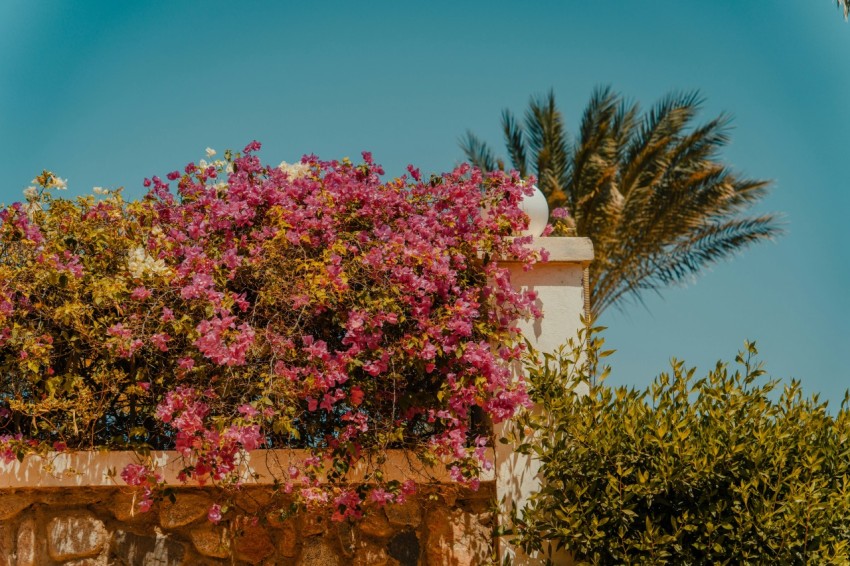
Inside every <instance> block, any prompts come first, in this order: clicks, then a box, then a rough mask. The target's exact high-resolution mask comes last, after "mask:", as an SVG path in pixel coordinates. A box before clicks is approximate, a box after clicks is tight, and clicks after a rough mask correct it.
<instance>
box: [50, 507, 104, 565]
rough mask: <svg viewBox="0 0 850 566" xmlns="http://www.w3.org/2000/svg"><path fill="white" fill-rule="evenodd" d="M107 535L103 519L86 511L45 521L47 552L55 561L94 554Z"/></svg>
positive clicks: (99, 549)
mask: <svg viewBox="0 0 850 566" xmlns="http://www.w3.org/2000/svg"><path fill="white" fill-rule="evenodd" d="M107 536H108V535H107V532H106V528H105V527H104V525H103V521H101V520H100V519H98V518H97V517H95V516H94V515H92V514H91V513H89V512H88V511H77V512H73V513H68V514H64V515H60V516H58V517H54V518H52V519H51V520H50V521H49V522H48V523H47V552H48V553H49V554H50V557H51V558H52V559H53V560H56V561H57V562H65V561H68V560H74V559H77V558H86V557H89V556H96V555H97V554H99V553H100V551H101V549H102V548H103V546H104V545H105V544H106V540H107Z"/></svg>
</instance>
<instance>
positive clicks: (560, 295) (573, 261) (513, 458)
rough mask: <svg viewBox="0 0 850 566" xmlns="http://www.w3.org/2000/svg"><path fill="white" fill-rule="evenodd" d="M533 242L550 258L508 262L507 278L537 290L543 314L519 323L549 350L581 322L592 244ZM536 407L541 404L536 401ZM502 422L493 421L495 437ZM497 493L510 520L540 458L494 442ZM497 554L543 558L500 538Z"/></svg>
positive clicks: (536, 483)
mask: <svg viewBox="0 0 850 566" xmlns="http://www.w3.org/2000/svg"><path fill="white" fill-rule="evenodd" d="M534 247H535V248H543V249H545V250H547V251H548V252H549V261H548V262H546V263H540V264H537V265H535V266H534V268H533V269H532V270H530V271H524V270H523V268H522V264H520V263H511V262H506V263H507V264H508V267H509V269H510V270H511V281H512V282H513V285H514V287H516V288H526V289H531V290H534V291H536V292H537V297H538V299H537V300H538V301H539V303H538V304H539V305H540V307H541V310H542V311H543V318H542V319H540V320H537V321H534V322H525V323H523V324H521V325H520V327H521V330H522V332H523V334H524V336H525V337H526V338H527V339H528V340H529V342H531V344H532V346H533V347H534V348H535V349H536V350H537V351H538V352H553V351H554V350H555V349H557V347H558V346H560V345H561V344H563V343H565V342H566V341H567V340H568V339H569V338H571V337H574V336H576V333H577V332H578V330H579V329H580V328H581V327H582V322H581V316H582V315H583V314H584V313H585V308H586V304H587V303H586V299H587V297H585V287H584V274H585V273H586V268H587V266H588V265H589V264H590V262H591V261H592V260H593V244H592V243H591V242H590V240H589V239H587V238H538V239H536V240H535V242H534ZM534 410H535V411H540V410H543V408H542V407H535V408H534ZM505 426H508V425H505V424H503V425H499V426H497V427H496V430H495V434H496V438H497V439H498V438H499V437H500V436H501V433H502V431H503V429H504V427H505ZM495 456H496V493H497V497H498V498H499V503H500V504H499V506H500V509H501V510H502V516H501V517H500V522H501V523H502V524H503V525H507V524H509V523H508V522H506V521H509V519H508V517H509V514H510V513H511V508H512V506H513V505H514V504H516V506H517V508H518V509H521V508H522V507H523V506H524V505H525V503H526V502H527V500H528V497H529V495H530V494H531V493H533V492H535V491H537V490H538V489H539V487H540V480H539V478H538V475H537V472H538V470H539V468H540V464H539V462H538V461H537V460H536V459H535V458H532V457H531V456H525V455H521V454H517V453H516V452H514V447H513V446H512V445H511V444H502V443H500V442H497V443H496V447H495ZM499 546H500V557H501V559H504V557H506V556H510V557H512V559H513V564H514V566H520V565H537V564H542V563H543V562H544V561H543V559H542V558H538V557H531V556H527V555H525V554H524V553H523V552H521V551H520V550H519V549H516V548H513V547H512V546H511V545H509V544H507V541H506V540H502V541H500V544H499ZM568 560H569V559H568V557H567V556H565V555H564V556H560V557H555V563H556V564H567V563H568Z"/></svg>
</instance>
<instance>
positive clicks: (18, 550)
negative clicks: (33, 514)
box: [15, 519, 38, 566]
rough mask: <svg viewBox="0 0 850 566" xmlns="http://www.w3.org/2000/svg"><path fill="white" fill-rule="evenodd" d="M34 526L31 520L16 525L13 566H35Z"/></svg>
mask: <svg viewBox="0 0 850 566" xmlns="http://www.w3.org/2000/svg"><path fill="white" fill-rule="evenodd" d="M36 528H37V527H36V524H35V521H33V520H32V519H26V520H25V521H22V522H21V524H20V525H18V537H17V541H16V544H15V565H16V566H35V565H36V554H37V552H38V549H37V548H36Z"/></svg>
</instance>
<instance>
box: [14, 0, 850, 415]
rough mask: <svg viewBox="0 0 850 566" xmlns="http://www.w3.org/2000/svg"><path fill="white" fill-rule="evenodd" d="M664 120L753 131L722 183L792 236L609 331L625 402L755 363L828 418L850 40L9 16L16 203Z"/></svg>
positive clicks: (405, 158) (566, 19)
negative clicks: (595, 97) (742, 189)
mask: <svg viewBox="0 0 850 566" xmlns="http://www.w3.org/2000/svg"><path fill="white" fill-rule="evenodd" d="M606 84H610V85H612V86H613V87H614V88H615V89H616V90H618V91H620V92H622V93H624V94H625V95H627V96H628V97H630V98H631V99H633V100H636V101H638V102H640V103H641V104H643V105H644V106H648V105H650V104H652V103H653V102H654V101H656V100H657V99H658V98H660V97H661V96H662V95H664V94H665V93H667V92H668V91H670V90H672V89H677V90H690V89H699V90H700V91H701V92H702V94H703V95H704V96H705V98H706V104H705V112H704V113H703V115H702V117H703V118H704V119H708V118H710V117H713V116H714V115H716V114H717V113H719V112H721V111H728V112H730V113H732V114H733V115H734V116H735V122H734V124H735V130H734V132H733V141H732V144H731V145H730V146H729V147H728V148H727V150H726V151H725V153H724V158H725V160H726V161H727V162H728V163H729V164H731V165H732V166H734V167H735V168H737V169H738V170H739V171H742V172H745V173H746V174H747V175H749V176H751V177H758V178H769V179H773V180H775V185H774V187H773V189H772V192H771V194H770V196H769V197H768V198H767V199H765V201H764V203H763V204H762V205H761V206H760V207H759V210H762V211H777V212H783V213H784V214H785V223H786V229H787V232H788V233H787V235H785V236H784V237H782V238H781V239H780V240H778V241H777V242H776V243H773V244H767V245H761V246H759V247H756V248H753V249H751V250H749V251H747V252H745V253H744V254H742V255H741V256H740V257H738V258H736V259H735V260H733V261H731V262H729V263H725V264H722V265H719V266H716V267H714V268H713V269H711V270H709V271H707V272H705V273H704V274H703V275H702V276H701V277H699V278H698V279H697V280H696V281H695V282H694V283H693V284H692V285H689V286H687V287H685V288H676V289H671V290H668V291H666V292H664V294H663V297H649V298H648V300H647V308H643V307H641V306H637V305H636V306H632V307H630V308H628V309H627V310H626V311H625V312H610V313H607V314H606V315H605V316H604V319H603V320H602V321H601V322H602V323H603V324H605V325H607V326H608V327H609V330H608V331H607V334H606V336H607V340H608V343H609V344H610V345H611V346H612V347H613V348H616V349H617V353H616V354H615V355H614V357H613V358H612V359H611V360H612V365H614V374H613V377H612V383H616V384H630V385H636V386H640V385H645V384H646V383H648V382H649V381H650V380H651V379H652V377H653V376H654V375H656V374H657V373H658V372H660V371H662V370H663V369H664V368H665V367H666V366H667V364H668V360H669V358H670V357H671V356H676V357H678V358H680V359H685V360H686V361H687V362H688V363H689V364H690V365H697V366H698V367H699V368H701V369H703V370H704V369H706V368H707V367H709V366H711V365H713V363H714V362H715V361H716V360H717V359H721V358H722V359H728V360H731V359H732V358H733V357H734V354H735V352H736V351H737V350H738V349H739V348H740V347H741V345H742V344H743V342H744V340H745V339H747V338H749V339H754V340H757V342H758V344H759V346H760V350H761V353H762V359H763V360H764V361H765V363H766V366H767V369H768V370H769V372H770V373H771V374H772V375H773V376H775V377H779V378H784V379H788V378H790V377H796V378H799V379H801V380H802V382H803V386H804V390H805V391H806V392H807V393H815V392H820V393H821V395H822V397H823V398H826V399H829V400H830V401H831V403H832V404H835V403H837V402H838V401H840V399H841V398H842V397H843V392H844V390H845V389H847V388H848V387H850V370H848V363H847V361H846V356H847V355H848V354H850V297H849V296H848V293H847V288H848V282H850V233H848V228H847V223H846V222H845V217H846V216H847V214H848V211H850V190H849V189H850V186H848V185H850V183H848V173H849V172H850V165H848V164H850V159H848V152H850V24H848V23H846V22H844V20H843V18H842V17H841V16H840V14H839V12H838V11H837V9H836V7H835V5H834V2H832V0H819V1H817V2H813V1H811V0H794V1H790V0H789V1H787V2H775V3H764V2H734V1H731V0H729V1H717V2H696V1H682V0H678V1H654V2H647V3H636V2H628V3H626V2H617V3H615V2H605V3H602V2H592V3H591V2H578V1H570V2H562V1H561V2H556V1H554V0H552V1H541V2H522V3H521V2H499V1H487V2H484V1H480V2H479V1H470V2H456V1H453V2H444V1H431V2H427V3H419V4H418V5H414V3H407V2H383V1H380V2H379V1H374V2H360V3H342V2H340V3H309V2H299V3H287V2H251V3H248V2H241V3H236V2H214V1H207V2H165V1H162V2H88V1H82V0H76V1H74V2H65V3H60V2H48V1H36V0H5V1H4V2H3V3H0V167H2V171H3V183H2V185H0V201H2V202H5V203H10V202H12V201H14V200H18V199H20V194H21V191H22V190H23V188H24V187H25V186H27V185H28V184H29V181H30V179H31V178H32V177H33V176H34V175H35V174H36V173H38V172H40V171H41V170H42V169H43V168H49V169H52V170H53V171H55V172H57V173H58V174H60V175H61V176H62V177H67V178H68V179H69V187H70V192H71V193H86V192H89V191H90V190H91V188H92V186H95V185H98V186H125V187H126V188H127V191H128V192H129V194H131V195H136V196H138V195H141V194H142V187H141V181H142V179H143V178H144V177H145V176H150V175H152V174H156V173H159V174H163V173H165V172H167V171H169V170H172V169H174V168H176V167H179V166H182V165H184V164H185V163H186V162H188V161H190V160H196V159H199V158H201V157H203V150H204V148H205V147H207V146H212V147H214V148H216V149H219V150H223V149H225V148H241V147H242V146H244V145H245V144H246V143H247V142H248V141H250V140H252V139H257V140H259V141H261V142H262V143H263V144H264V150H263V153H262V155H263V156H264V158H265V159H266V160H267V161H269V162H274V163H277V162H279V161H280V160H283V159H286V160H289V161H292V160H296V159H298V158H299V157H300V156H301V155H302V154H304V153H316V154H318V155H319V156H321V157H323V158H328V159H330V158H338V157H343V156H355V157H356V156H357V155H359V153H360V151H362V150H370V151H372V152H373V153H374V155H375V158H376V159H377V160H378V161H380V162H382V163H383V164H384V165H385V167H386V169H387V171H388V173H389V174H399V173H401V172H402V171H403V169H404V167H405V165H406V164H407V163H414V164H415V165H417V166H419V167H421V168H422V169H423V170H424V171H444V170H447V169H449V168H451V167H452V166H453V165H454V164H456V163H457V162H458V161H460V160H461V159H462V154H461V152H460V150H459V149H458V146H457V139H458V137H459V136H460V135H461V134H462V133H463V132H464V131H465V130H466V129H471V130H473V131H475V132H476V133H478V134H479V135H480V136H482V137H484V138H485V139H488V140H490V141H491V142H493V143H494V144H496V145H497V146H498V147H500V146H501V138H500V133H499V114H500V112H501V110H502V109H503V108H506V107H507V108H511V109H513V110H514V111H516V112H522V111H523V110H524V107H525V105H526V103H527V101H528V99H529V97H530V96H531V95H533V94H539V93H543V92H545V91H547V90H548V89H550V88H552V89H554V91H555V94H556V96H557V99H558V101H559V103H560V105H561V108H562V110H563V111H564V114H565V117H566V119H567V122H568V127H569V129H570V130H572V131H575V127H576V124H577V122H578V118H579V116H580V113H581V110H582V109H583V107H584V105H585V103H586V102H587V100H588V98H589V96H590V93H591V91H592V89H593V88H594V87H595V86H598V85H606Z"/></svg>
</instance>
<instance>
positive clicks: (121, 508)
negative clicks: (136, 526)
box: [106, 491, 150, 523]
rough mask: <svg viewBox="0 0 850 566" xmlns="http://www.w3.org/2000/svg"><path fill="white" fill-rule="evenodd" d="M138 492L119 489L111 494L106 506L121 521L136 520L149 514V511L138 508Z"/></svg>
mask: <svg viewBox="0 0 850 566" xmlns="http://www.w3.org/2000/svg"><path fill="white" fill-rule="evenodd" d="M138 498H139V494H136V493H133V492H127V491H119V492H118V493H116V494H115V495H113V496H112V497H111V498H110V499H109V502H108V503H107V504H106V507H107V508H108V509H109V511H110V512H111V513H112V514H113V515H114V516H115V518H116V519H118V520H119V521H121V522H122V523H127V522H130V521H136V520H139V519H141V518H143V517H146V516H150V512H147V513H142V512H141V511H139V508H138V504H139V501H138Z"/></svg>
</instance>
